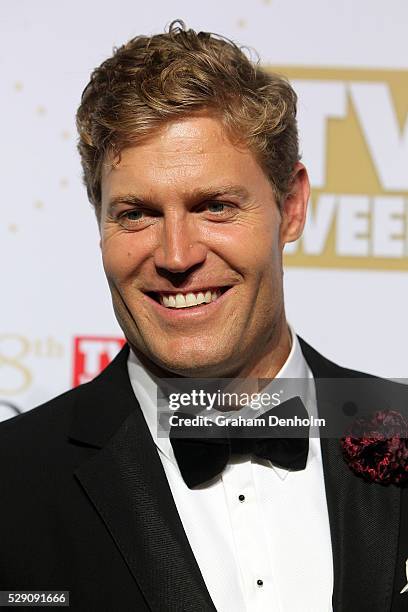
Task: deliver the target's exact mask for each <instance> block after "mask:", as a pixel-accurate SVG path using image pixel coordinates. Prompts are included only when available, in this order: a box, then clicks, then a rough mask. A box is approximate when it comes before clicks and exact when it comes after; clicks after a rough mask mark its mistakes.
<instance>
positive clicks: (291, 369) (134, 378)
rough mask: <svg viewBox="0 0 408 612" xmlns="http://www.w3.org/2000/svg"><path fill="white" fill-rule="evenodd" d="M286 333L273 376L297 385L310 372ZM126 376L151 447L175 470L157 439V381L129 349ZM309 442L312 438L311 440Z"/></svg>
mask: <svg viewBox="0 0 408 612" xmlns="http://www.w3.org/2000/svg"><path fill="white" fill-rule="evenodd" d="M289 330H290V334H291V338H292V346H291V349H290V352H289V355H288V358H287V359H286V361H285V363H284V364H283V366H282V367H281V369H280V370H279V372H278V373H277V374H276V376H275V378H295V379H298V380H300V381H303V380H306V379H311V378H313V375H312V372H311V370H310V368H309V366H308V364H307V362H306V360H305V358H304V356H303V353H302V350H301V348H300V343H299V340H298V338H297V336H296V334H295V332H294V330H293V328H292V327H291V326H290V325H289ZM127 367H128V373H129V378H130V382H131V385H132V388H133V392H134V394H135V395H136V397H137V399H138V401H139V404H140V408H141V410H142V413H143V416H144V418H145V420H146V423H147V426H148V428H149V430H150V433H151V436H152V438H153V441H154V443H155V444H156V446H157V448H158V450H159V452H161V453H163V454H164V455H165V456H166V457H167V458H168V459H169V460H170V461H171V462H172V463H174V464H175V465H176V466H177V461H176V458H175V456H174V453H173V448H172V446H171V443H170V440H169V438H168V436H166V437H161V436H160V437H158V435H157V387H158V378H157V377H156V376H155V375H154V374H153V373H152V372H151V371H150V370H148V369H147V368H146V367H145V366H144V365H142V364H141V362H140V360H139V359H138V357H137V355H136V354H135V353H134V352H133V351H132V349H130V351H129V358H128V363H127ZM308 388H309V387H308V385H306V386H305V391H303V390H301V391H300V392H299V393H297V394H298V395H300V396H301V397H302V400H303V402H304V403H305V405H306V406H307V408H308V409H309V406H308V404H310V401H309V399H310V398H309V397H305V395H308V392H307V389H308ZM311 440H312V438H311ZM312 456H313V451H312V448H311V447H310V452H309V457H308V461H309V460H310V459H311V457H312ZM273 467H274V470H275V472H276V473H277V474H278V476H279V477H280V478H282V479H283V478H284V477H285V476H286V475H287V470H285V469H283V468H277V467H276V466H273Z"/></svg>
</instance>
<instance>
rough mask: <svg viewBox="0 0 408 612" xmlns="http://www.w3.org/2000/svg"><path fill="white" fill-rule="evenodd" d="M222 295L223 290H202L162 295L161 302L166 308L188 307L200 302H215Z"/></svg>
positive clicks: (160, 296)
mask: <svg viewBox="0 0 408 612" xmlns="http://www.w3.org/2000/svg"><path fill="white" fill-rule="evenodd" d="M220 295H221V291H220V290H219V289H216V290H215V291H205V292H203V291H200V292H198V293H186V294H183V293H177V294H176V295H160V294H159V298H160V304H162V306H166V308H188V307H189V306H198V305H199V304H209V303H210V302H215V300H216V299H217V298H219V297H220Z"/></svg>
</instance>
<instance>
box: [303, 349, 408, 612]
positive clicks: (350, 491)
mask: <svg viewBox="0 0 408 612" xmlns="http://www.w3.org/2000/svg"><path fill="white" fill-rule="evenodd" d="M300 341H301V347H302V352H303V354H304V356H305V358H306V360H307V362H308V364H309V366H310V368H311V370H312V372H313V375H314V378H315V383H316V393H317V405H318V411H319V416H321V417H323V418H330V411H331V410H333V409H338V398H334V397H333V396H332V395H331V393H330V384H328V381H327V379H330V378H347V377H348V376H351V375H352V374H353V373H352V372H351V371H350V370H345V369H343V368H340V367H339V366H336V365H335V364H332V363H331V362H329V361H328V360H326V359H325V358H324V357H322V356H321V355H319V354H318V353H317V352H316V351H314V349H312V348H311V347H310V346H309V345H307V344H306V343H305V342H304V341H303V340H302V339H300ZM354 376H356V373H354ZM363 376H367V375H363V374H361V377H363ZM336 407H337V408H336ZM321 449H322V459H323V471H324V479H325V487H326V498H327V506H328V512H329V520H330V530H331V539H332V549H333V566H334V589H333V610H334V612H352V611H355V610H358V612H388V611H389V610H390V609H391V598H392V590H393V582H394V572H395V562H396V558H397V550H398V531H399V520H400V495H401V491H400V489H398V488H397V487H395V486H388V487H384V486H381V485H377V484H375V483H367V482H365V481H364V480H362V479H361V478H358V477H357V476H355V475H354V474H353V472H351V470H350V469H349V467H348V466H347V465H346V463H345V462H344V460H343V458H342V454H341V449H340V444H339V440H333V439H321Z"/></svg>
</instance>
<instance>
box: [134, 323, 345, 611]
mask: <svg viewBox="0 0 408 612" xmlns="http://www.w3.org/2000/svg"><path fill="white" fill-rule="evenodd" d="M291 334H292V339H293V342H292V348H291V351H290V354H289V356H288V359H287V361H286V362H285V364H284V365H283V367H282V368H281V370H280V371H279V373H278V374H277V376H276V378H295V379H303V380H304V379H309V381H310V382H309V384H307V385H306V386H305V390H304V392H303V397H302V400H303V402H304V404H305V406H306V408H307V410H308V412H309V414H310V413H313V414H314V415H315V416H317V409H316V395H315V389H314V382H313V375H312V373H311V371H310V368H309V367H308V365H307V363H306V360H305V359H304V357H303V354H302V351H301V348H300V344H299V341H298V339H297V337H296V335H295V333H294V332H293V330H291ZM128 371H129V377H130V380H131V383H132V387H133V390H134V393H135V395H136V397H137V399H138V400H139V403H140V406H141V409H142V411H143V414H144V417H145V419H146V422H147V425H148V427H149V430H150V433H151V435H152V438H153V440H154V442H155V444H156V447H157V450H158V453H159V456H160V459H161V461H162V464H163V468H164V471H165V473H166V476H167V480H168V482H169V485H170V489H171V492H172V494H173V498H174V501H175V504H176V506H177V510H178V513H179V515H180V518H181V521H182V523H183V526H184V530H185V532H186V534H187V538H188V540H189V542H190V546H191V549H192V551H193V553H194V556H195V558H196V560H197V563H198V566H199V568H200V570H201V573H202V576H203V578H204V581H205V584H206V586H207V589H208V591H209V593H210V596H211V598H212V600H213V602H214V605H215V607H216V609H217V611H218V612H244V611H247V612H266V611H269V610H270V611H271V612H331V610H332V605H331V596H332V590H333V561H332V549H331V538H330V528H329V518H328V511H327V503H326V494H325V487H324V479H323V469H322V457H321V449H320V441H319V439H318V438H310V440H309V442H310V443H309V454H308V459H307V464H306V468H305V469H304V470H301V471H298V472H292V471H288V470H285V469H282V468H278V467H276V466H273V465H272V464H271V463H270V462H269V461H266V460H261V459H257V458H250V457H247V458H242V459H240V460H235V461H230V462H229V463H228V465H227V467H226V468H225V470H224V471H223V473H222V474H221V476H220V477H219V478H218V479H217V480H216V481H215V482H214V481H212V482H211V484H210V485H208V486H203V487H200V488H199V489H189V488H188V487H187V485H186V484H185V483H184V480H183V478H182V476H181V474H180V471H179V468H178V465H177V462H176V459H175V457H174V454H173V449H172V447H171V443H170V440H169V439H168V437H164V438H163V437H158V436H157V408H156V406H157V399H156V398H157V384H156V382H155V377H154V376H153V375H152V374H151V373H150V372H149V371H147V370H146V369H145V368H144V366H142V365H141V363H140V362H139V360H138V359H137V357H136V356H135V354H134V353H133V352H132V351H130V355H129V360H128ZM305 395H306V396H307V397H305ZM197 612H199V611H197Z"/></svg>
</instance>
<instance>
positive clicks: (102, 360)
mask: <svg viewBox="0 0 408 612" xmlns="http://www.w3.org/2000/svg"><path fill="white" fill-rule="evenodd" d="M125 342H126V340H125V339H124V338H113V337H106V336H77V337H76V338H74V355H73V380H72V386H73V387H77V386H78V385H81V384H82V383H86V382H89V381H90V380H92V379H93V378H95V376H97V375H98V374H99V372H101V371H102V370H103V369H104V368H106V366H107V365H109V363H110V362H111V361H112V359H113V358H114V357H115V356H116V355H117V353H118V352H119V351H120V349H121V348H122V346H123V345H124V344H125Z"/></svg>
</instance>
